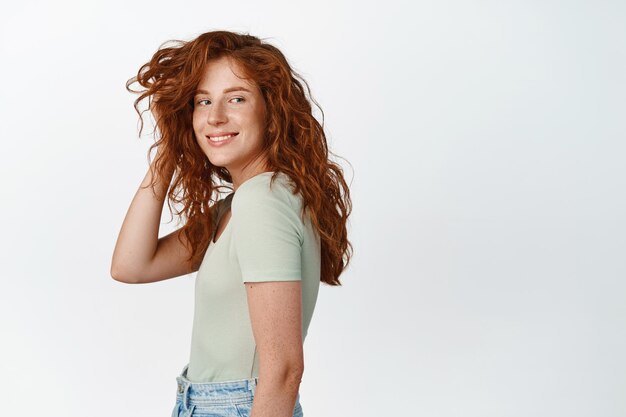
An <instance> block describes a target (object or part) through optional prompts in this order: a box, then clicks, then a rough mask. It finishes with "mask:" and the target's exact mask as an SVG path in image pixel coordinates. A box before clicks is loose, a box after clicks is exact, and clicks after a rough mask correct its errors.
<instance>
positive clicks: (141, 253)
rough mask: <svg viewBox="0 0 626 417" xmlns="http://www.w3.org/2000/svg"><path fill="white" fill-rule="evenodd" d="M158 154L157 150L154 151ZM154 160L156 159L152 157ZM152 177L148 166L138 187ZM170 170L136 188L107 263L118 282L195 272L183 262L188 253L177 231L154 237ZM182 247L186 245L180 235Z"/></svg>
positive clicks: (170, 177) (139, 280)
mask: <svg viewBox="0 0 626 417" xmlns="http://www.w3.org/2000/svg"><path fill="white" fill-rule="evenodd" d="M157 152H158V151H157ZM155 160H156V158H155ZM153 175H154V162H153V163H152V164H151V166H150V168H149V169H148V172H147V173H146V176H145V177H144V179H143V181H142V183H141V187H146V186H148V185H149V184H150V182H151V181H152V176H153ZM172 175H173V169H171V170H170V171H169V172H168V173H167V175H166V176H165V177H164V178H159V180H158V181H157V183H156V186H155V192H156V195H155V192H153V190H152V187H149V186H148V187H146V188H141V187H140V188H139V189H138V190H137V192H136V194H135V196H134V198H133V200H132V202H131V205H130V207H129V209H128V212H127V213H126V217H125V218H124V222H123V223H122V228H121V230H120V233H119V236H118V238H117V242H116V244H115V249H114V251H113V257H112V260H111V277H112V278H113V279H115V280H117V281H120V282H126V283H133V284H140V283H148V282H155V281H161V280H164V279H169V278H174V277H177V276H180V275H185V274H189V273H191V272H195V271H197V266H193V267H192V266H189V265H188V263H187V261H186V259H187V258H188V256H189V253H190V252H189V250H188V249H187V247H185V245H183V244H181V243H180V242H179V240H178V235H179V234H180V230H181V229H178V230H176V231H174V232H172V233H170V234H169V235H167V236H164V237H162V238H161V239H159V238H158V235H159V223H160V221H161V212H162V209H163V203H164V201H165V196H166V193H167V190H168V187H169V184H170V182H171V179H172ZM182 239H183V241H184V242H185V244H186V243H187V241H186V239H184V236H182Z"/></svg>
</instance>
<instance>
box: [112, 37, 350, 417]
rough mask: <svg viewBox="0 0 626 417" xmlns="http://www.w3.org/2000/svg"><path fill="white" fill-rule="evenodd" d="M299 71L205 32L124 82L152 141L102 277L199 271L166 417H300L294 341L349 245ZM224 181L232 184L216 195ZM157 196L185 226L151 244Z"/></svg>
mask: <svg viewBox="0 0 626 417" xmlns="http://www.w3.org/2000/svg"><path fill="white" fill-rule="evenodd" d="M296 77H299V76H298V75H297V74H296V73H295V72H294V71H293V70H292V69H291V68H290V66H289V64H288V62H287V60H286V58H285V57H284V56H283V54H282V53H281V52H280V51H279V50H278V49H277V48H275V47H274V46H272V45H270V44H268V43H265V42H262V41H261V40H260V39H259V38H257V37H254V36H250V35H246V34H237V33H233V32H227V31H214V32H208V33H204V34H202V35H200V36H198V37H197V38H196V39H194V40H192V41H187V42H185V41H174V44H173V45H169V46H167V45H163V46H162V47H161V48H160V49H159V50H158V51H157V52H156V53H155V54H154V56H153V57H152V59H151V60H150V62H148V63H146V64H145V65H143V66H142V67H141V69H140V70H139V72H138V74H137V76H135V77H133V78H131V79H130V80H128V83H127V88H128V90H129V91H132V92H137V93H141V95H140V96H139V97H138V98H137V100H136V101H135V109H136V110H137V112H138V113H139V110H138V104H139V102H140V101H142V100H143V99H144V98H146V97H148V98H151V99H152V100H151V106H150V108H151V110H152V112H153V114H154V115H155V119H156V123H157V127H158V130H159V133H160V138H159V140H158V141H157V142H156V143H155V144H153V145H152V146H151V147H150V151H151V150H152V148H153V147H157V146H158V148H157V154H156V157H155V159H154V161H153V162H152V163H151V164H150V169H149V170H148V173H147V174H146V176H145V178H144V180H143V182H142V184H141V186H140V188H139V190H138V191H137V194H136V195H135V197H134V199H133V201H132V203H131V205H130V208H129V210H128V213H127V215H126V218H125V219H124V222H123V224H122V228H121V231H120V234H119V237H118V240H117V243H116V246H115V250H114V253H113V259H112V265H111V275H112V277H113V278H114V279H116V280H118V281H121V282H126V283H148V282H155V281H161V280H164V279H169V278H174V277H178V276H181V275H185V274H188V273H191V272H196V271H197V272H198V274H197V278H196V283H195V310H194V322H193V330H192V340H191V355H190V360H189V363H188V364H187V365H186V366H185V367H184V368H183V370H182V372H181V374H180V375H179V376H178V377H177V378H176V380H177V388H178V390H177V396H176V405H175V407H174V410H173V413H172V415H173V416H181V415H185V416H196V415H197V416H201V415H210V416H252V417H270V416H272V417H288V416H302V415H303V413H302V406H301V405H300V402H299V399H300V395H299V386H300V382H301V378H302V375H303V370H304V358H303V350H302V344H303V342H304V339H305V337H306V334H307V329H308V326H309V324H310V321H311V317H312V315H313V311H314V308H315V303H316V300H317V295H318V290H319V285H320V283H321V282H324V283H326V284H328V285H331V286H332V285H341V283H340V281H339V275H340V274H341V273H342V272H343V271H344V269H345V268H346V267H347V265H348V263H349V260H350V257H351V253H352V246H351V244H350V242H349V241H348V239H347V227H346V223H347V219H348V216H349V215H350V212H351V200H350V194H349V189H348V186H347V185H346V182H345V180H344V178H343V174H342V170H341V168H340V167H339V166H338V165H337V164H335V163H333V162H331V161H330V160H329V159H328V154H329V151H328V149H327V144H326V137H325V134H324V131H323V128H322V126H321V125H320V124H319V123H318V122H317V120H316V119H315V118H314V117H313V115H312V112H311V105H310V103H309V101H308V99H307V97H306V96H305V92H304V89H303V87H302V84H301V83H300V82H299V81H298V80H297V79H296ZM135 82H138V83H139V84H140V85H141V86H142V87H144V88H145V90H142V91H134V90H132V89H130V85H132V84H133V83H135ZM304 84H305V85H306V86H307V90H309V88H308V85H307V84H306V81H304ZM309 95H310V91H309ZM311 100H312V99H311ZM139 114H140V118H141V113H139ZM141 130H143V124H142V127H141ZM141 130H140V135H141ZM174 174H175V175H174ZM172 179H173V181H172ZM170 185H171V188H170ZM231 186H232V187H231ZM148 187H151V188H152V190H150V191H148V190H147V188H148ZM168 188H169V192H168ZM220 188H226V189H227V190H232V192H230V193H228V195H227V196H226V197H224V198H221V199H220V198H219V195H218V189H220ZM179 191H180V194H179ZM166 195H167V197H168V199H169V200H171V201H174V202H176V203H181V204H182V205H183V208H182V210H180V211H178V212H177V213H176V214H177V215H179V216H181V214H182V216H184V217H185V219H186V221H185V224H184V225H183V226H182V227H181V228H180V229H178V230H176V231H175V232H173V233H171V234H169V235H167V236H164V237H161V238H158V231H159V223H160V218H161V211H162V207H163V203H164V200H165V196H166ZM169 200H168V202H169Z"/></svg>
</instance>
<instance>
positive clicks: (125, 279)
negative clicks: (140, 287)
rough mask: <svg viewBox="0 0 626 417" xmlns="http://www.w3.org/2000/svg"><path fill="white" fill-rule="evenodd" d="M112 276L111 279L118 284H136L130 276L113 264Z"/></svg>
mask: <svg viewBox="0 0 626 417" xmlns="http://www.w3.org/2000/svg"><path fill="white" fill-rule="evenodd" d="M110 274H111V278H113V279H114V280H115V281H117V282H122V283H124V284H135V281H133V280H132V279H131V277H129V276H128V274H125V273H124V272H123V270H121V269H120V268H118V267H117V266H116V265H115V264H111V271H110Z"/></svg>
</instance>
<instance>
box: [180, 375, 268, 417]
mask: <svg viewBox="0 0 626 417" xmlns="http://www.w3.org/2000/svg"><path fill="white" fill-rule="evenodd" d="M188 368H189V364H187V365H185V367H184V368H183V370H182V371H181V373H180V375H178V376H177V377H176V383H177V385H178V389H177V391H176V395H177V396H180V397H182V403H183V405H184V407H185V409H186V408H188V407H189V406H191V405H198V406H199V405H219V404H229V403H232V402H233V401H241V400H248V399H252V398H253V397H254V393H255V391H256V386H257V384H258V378H256V377H254V378H247V379H238V380H232V381H221V382H191V381H190V380H189V379H187V369H188Z"/></svg>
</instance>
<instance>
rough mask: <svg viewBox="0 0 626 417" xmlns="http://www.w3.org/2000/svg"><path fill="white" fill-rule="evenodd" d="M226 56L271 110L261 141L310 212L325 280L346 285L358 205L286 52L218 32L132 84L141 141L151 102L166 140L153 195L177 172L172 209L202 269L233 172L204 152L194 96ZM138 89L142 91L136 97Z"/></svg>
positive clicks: (165, 51) (173, 49) (177, 51)
mask: <svg viewBox="0 0 626 417" xmlns="http://www.w3.org/2000/svg"><path fill="white" fill-rule="evenodd" d="M169 43H173V44H171V45H168V44H169ZM224 56H226V57H228V58H231V59H234V60H235V61H236V62H237V63H238V64H239V65H240V66H241V68H242V69H243V71H244V73H245V76H246V77H248V78H249V79H251V80H253V81H254V82H255V83H256V85H257V86H258V87H259V88H260V91H261V92H262V96H263V98H264V100H265V104H266V106H267V109H268V112H267V118H266V125H265V132H266V134H265V137H264V139H263V140H264V144H263V148H264V151H265V153H266V156H267V162H268V168H269V169H270V170H271V171H276V172H283V173H285V174H287V175H288V176H289V177H290V178H291V180H292V182H293V183H294V185H295V188H294V193H298V192H299V193H300V194H301V196H302V198H303V208H302V213H301V215H302V216H303V218H304V213H305V211H306V210H307V209H308V212H309V215H310V219H311V223H312V225H313V226H314V228H315V229H316V230H317V232H318V233H319V237H320V239H321V276H320V280H321V281H322V282H324V283H326V284H328V285H341V282H340V281H339V275H341V273H342V272H343V271H344V269H345V268H346V267H347V265H348V263H349V261H350V258H351V256H352V245H351V243H350V242H349V241H348V233H347V220H348V217H349V215H350V213H351V211H352V202H351V200H350V191H349V189H348V185H347V184H346V181H345V179H344V176H343V171H342V169H341V167H340V166H339V165H338V164H336V163H334V162H332V161H330V160H329V152H330V151H329V150H328V146H327V143H326V136H325V134H324V130H323V120H324V119H323V117H324V113H323V111H322V109H321V107H320V106H319V104H317V102H316V101H315V100H314V99H313V98H312V96H311V91H310V88H309V85H308V84H307V83H306V81H305V80H304V79H303V78H302V77H301V76H300V75H299V74H297V73H296V72H295V71H294V70H293V69H292V68H291V67H290V65H289V63H288V62H287V59H286V58H285V56H284V55H283V54H282V52H280V50H279V49H278V48H276V47H274V46H272V45H270V44H268V43H266V42H263V41H261V40H260V39H259V38H257V37H255V36H251V35H249V34H239V33H234V32H229V31H212V32H207V33H203V34H201V35H200V36H198V37H197V38H195V39H194V40H191V41H182V40H173V41H168V42H165V43H164V44H162V45H161V47H160V48H159V49H158V50H157V52H155V54H154V55H153V56H152V59H150V61H149V62H147V63H146V64H144V65H142V66H141V68H140V69H139V71H138V73H137V75H136V76H135V77H132V78H130V79H129V80H128V81H127V82H126V89H127V90H128V91H130V92H132V93H139V94H140V95H139V97H138V98H137V99H136V100H135V102H134V108H135V111H136V112H137V113H138V114H139V119H140V121H141V128H140V131H139V136H141V132H142V131H143V118H142V114H143V112H140V111H139V103H140V102H141V101H142V100H144V99H145V98H146V97H148V98H149V101H150V102H151V105H150V106H149V108H150V109H152V110H153V112H154V114H155V117H156V124H157V128H158V130H159V132H160V139H159V140H157V141H156V142H155V143H154V144H153V145H152V146H151V147H150V149H149V150H148V158H149V157H150V152H151V151H152V149H153V148H154V147H157V146H158V150H159V151H158V152H157V156H156V159H155V161H154V167H155V172H156V175H154V176H153V182H152V184H150V185H151V186H152V187H154V186H155V184H156V182H157V180H158V178H159V177H164V176H165V175H166V172H168V171H169V172H170V173H171V172H172V171H171V170H173V172H174V174H175V175H174V177H173V181H172V184H171V187H170V189H169V192H168V193H167V198H168V205H169V203H170V201H171V202H174V203H180V204H182V207H183V208H182V209H181V210H180V211H177V212H176V215H177V216H179V218H183V217H184V218H185V219H186V222H185V224H184V226H183V230H182V232H183V233H184V235H185V237H186V238H187V241H188V242H189V245H191V247H189V250H190V253H191V256H190V257H189V259H188V260H187V261H188V262H189V264H190V265H197V264H198V262H200V261H201V259H202V257H203V254H204V253H205V251H206V249H207V247H208V245H209V243H210V236H212V233H213V228H214V225H213V222H212V221H210V219H212V215H213V210H214V209H215V203H216V202H217V199H218V198H219V194H218V193H217V189H218V188H221V187H226V188H230V187H229V186H228V185H224V183H232V178H231V176H230V174H229V172H228V170H227V169H225V168H224V167H219V166H215V165H213V164H211V162H210V161H209V159H208V158H207V156H206V155H205V154H204V153H203V152H202V150H201V149H200V147H199V145H198V143H197V141H196V139H195V136H194V131H193V126H192V114H193V110H194V101H193V96H194V93H195V90H196V88H197V85H198V83H199V82H200V80H201V78H202V75H203V73H204V68H205V65H206V64H207V62H208V61H209V60H213V59H217V58H221V57H224ZM299 79H300V80H302V82H303V83H304V85H305V86H306V88H307V92H308V95H309V97H310V100H311V101H312V102H313V103H315V104H316V105H317V107H318V108H319V109H320V110H321V111H322V125H320V123H319V122H318V121H317V120H316V119H315V117H313V115H312V111H311V110H312V107H311V104H310V102H309V100H308V99H307V96H306V94H305V90H304V88H303V86H302V83H301V82H300V81H299ZM135 82H137V83H139V85H141V86H142V87H143V88H144V90H141V91H135V90H133V89H131V88H130V86H131V85H132V84H134V83H135ZM155 97H158V100H154V98H155ZM144 111H146V110H144ZM330 153H331V154H332V152H330ZM333 155H334V154H333ZM275 176H276V174H275V175H274V176H272V181H273V180H274V178H275ZM179 192H180V198H179V197H178V195H179ZM214 197H215V198H214ZM170 212H171V206H170ZM181 243H183V242H182V240H181Z"/></svg>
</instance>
